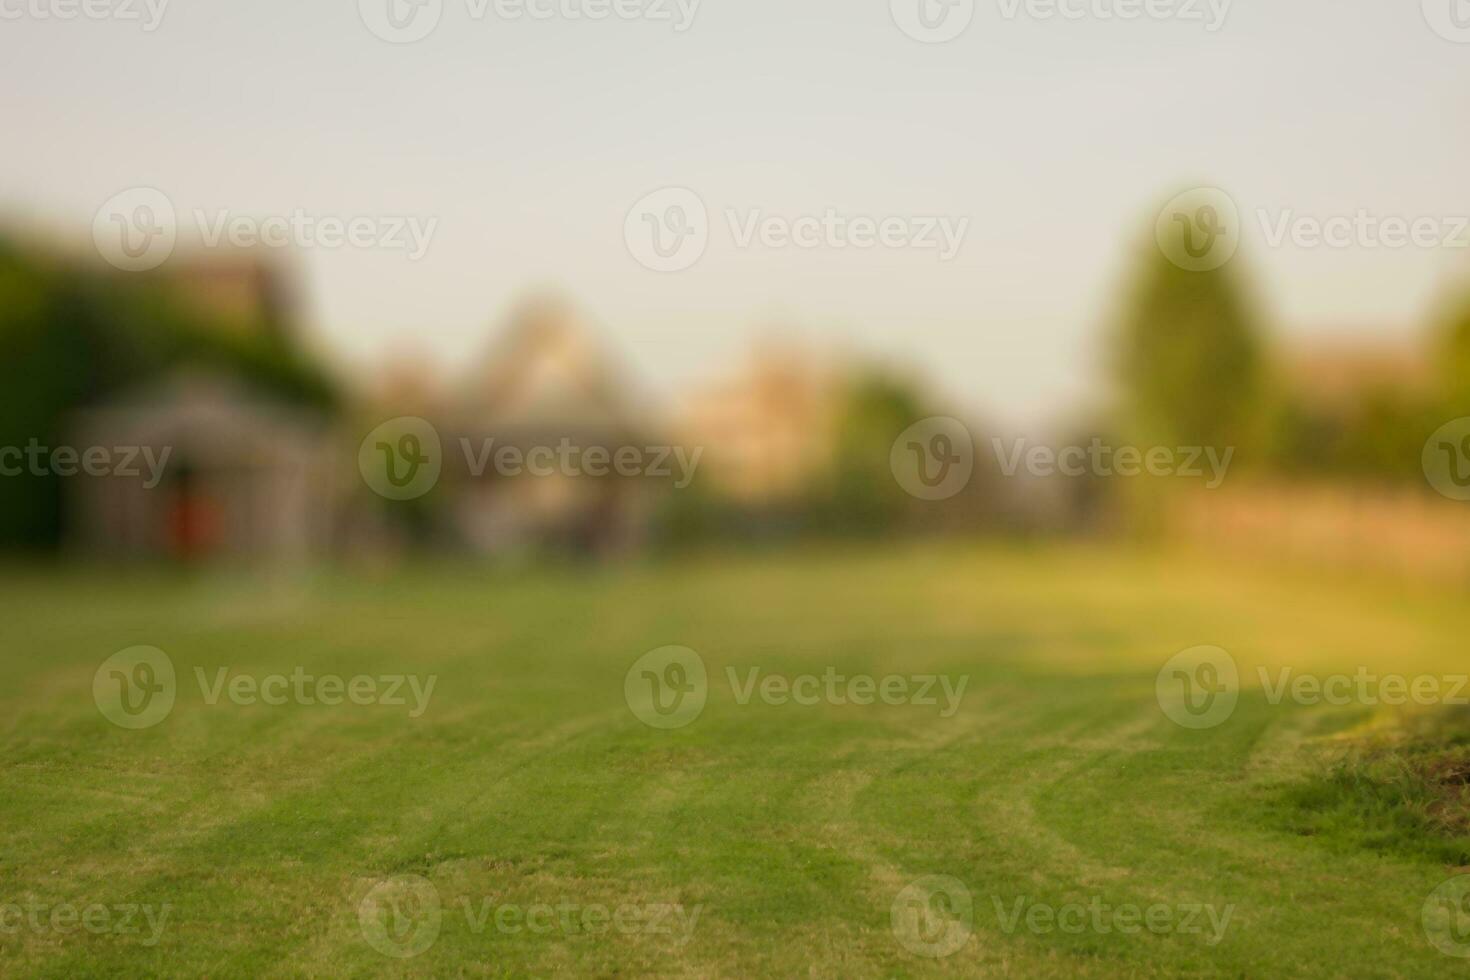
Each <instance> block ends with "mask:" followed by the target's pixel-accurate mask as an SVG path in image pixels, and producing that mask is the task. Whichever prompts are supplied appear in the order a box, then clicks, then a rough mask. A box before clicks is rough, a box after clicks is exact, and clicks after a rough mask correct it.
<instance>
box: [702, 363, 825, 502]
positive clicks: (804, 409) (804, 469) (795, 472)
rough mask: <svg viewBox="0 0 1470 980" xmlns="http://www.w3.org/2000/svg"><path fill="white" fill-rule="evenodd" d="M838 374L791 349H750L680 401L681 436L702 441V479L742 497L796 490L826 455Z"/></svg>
mask: <svg viewBox="0 0 1470 980" xmlns="http://www.w3.org/2000/svg"><path fill="white" fill-rule="evenodd" d="M839 396H840V392H839V376H838V373H837V371H836V370H835V368H834V366H833V365H831V364H825V363H819V361H818V360H817V358H816V357H815V356H814V355H811V354H809V353H806V352H804V351H800V350H797V349H795V348H765V349H762V350H758V351H756V352H755V353H754V354H752V356H751V357H750V359H749V361H748V362H747V363H746V364H745V365H744V366H743V367H741V368H740V369H739V371H738V372H737V373H735V374H734V375H733V376H730V377H728V378H726V379H725V380H723V381H721V382H720V383H718V384H717V385H715V386H713V387H710V388H708V389H706V390H704V391H701V392H698V393H697V394H695V395H694V396H693V397H691V398H689V399H688V400H687V401H686V403H685V410H684V413H683V416H682V418H681V423H680V431H681V434H682V439H683V441H684V442H686V443H688V444H690V445H697V446H702V447H704V450H705V453H704V463H703V465H704V466H705V467H706V469H707V472H708V475H709V481H710V484H711V485H712V486H713V487H714V489H715V490H717V491H718V492H719V493H721V494H723V495H724V496H727V497H729V498H731V499H734V500H736V501H739V502H741V503H745V504H752V505H767V504H779V503H781V502H783V501H787V500H790V499H792V498H794V497H796V496H798V495H799V494H800V493H801V491H802V490H804V489H805V488H806V487H808V486H809V484H810V481H811V480H812V479H813V477H814V476H815V475H817V474H819V473H821V472H822V471H823V470H824V469H825V468H826V467H827V465H828V463H829V462H830V461H831V458H832V453H833V440H834V437H835V427H836V423H837V414H838V399H839Z"/></svg>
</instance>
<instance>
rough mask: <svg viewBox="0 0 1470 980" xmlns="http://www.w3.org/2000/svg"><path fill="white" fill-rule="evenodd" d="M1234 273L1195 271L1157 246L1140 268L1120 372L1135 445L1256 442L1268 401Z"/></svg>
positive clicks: (1122, 323) (1256, 342)
mask: <svg viewBox="0 0 1470 980" xmlns="http://www.w3.org/2000/svg"><path fill="white" fill-rule="evenodd" d="M1235 270H1236V266H1235V265H1231V264H1227V265H1225V266H1224V267H1222V268H1219V269H1215V270H1213V271H1209V272H1191V271H1188V270H1185V269H1182V268H1180V267H1179V266H1177V265H1175V264H1174V263H1173V262H1171V261H1170V260H1169V259H1168V258H1167V257H1166V256H1165V255H1164V254H1163V252H1162V251H1161V250H1160V249H1156V248H1155V249H1150V251H1149V254H1148V256H1147V257H1146V258H1145V260H1144V261H1143V262H1142V264H1141V265H1140V266H1139V269H1138V271H1137V273H1136V277H1135V279H1134V281H1133V283H1132V284H1131V286H1130V287H1129V289H1128V292H1127V295H1126V299H1125V303H1124V308H1123V311H1122V315H1121V316H1120V318H1119V323H1118V328H1117V333H1116V338H1115V340H1116V344H1117V349H1116V358H1115V364H1114V367H1115V371H1116V378H1117V381H1118V384H1119V389H1120V395H1121V397H1122V406H1121V407H1122V411H1123V419H1122V421H1123V424H1124V427H1125V428H1126V429H1127V430H1128V431H1129V432H1130V434H1131V435H1133V436H1134V437H1136V438H1141V439H1144V440H1146V441H1148V442H1151V443H1156V444H1160V445H1195V446H1217V447H1222V448H1223V447H1225V446H1229V445H1238V444H1240V443H1241V442H1242V441H1243V440H1245V439H1247V438H1248V437H1249V435H1250V434H1251V431H1252V429H1253V426H1254V424H1255V423H1256V421H1257V419H1258V415H1259V410H1260V405H1261V399H1262V396H1263V393H1264V381H1263V354H1262V342H1261V338H1260V330H1259V327H1258V325H1257V323H1256V321H1255V318H1254V316H1253V314H1252V313H1251V311H1250V308H1249V303H1248V301H1247V298H1246V296H1245V293H1244V291H1243V290H1242V288H1241V285H1240V283H1239V282H1238V281H1237V279H1236V278H1235V277H1236V271H1235Z"/></svg>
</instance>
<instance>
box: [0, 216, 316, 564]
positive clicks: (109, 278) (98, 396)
mask: <svg viewBox="0 0 1470 980" xmlns="http://www.w3.org/2000/svg"><path fill="white" fill-rule="evenodd" d="M184 363H190V364H201V365H204V366H207V367H210V368H214V369H218V370H221V371H224V372H226V373H230V374H234V375H235V376H237V377H241V378H245V379H247V380H249V381H250V382H252V383H254V384H256V385H258V386H260V387H262V388H265V389H267V390H270V391H272V392H273V393H275V394H276V395H278V396H280V397H282V398H284V399H286V400H290V401H295V402H298V403H303V404H309V405H313V406H317V407H329V406H331V405H333V404H334V403H335V394H334V389H333V386H332V385H331V383H330V381H329V380H328V379H327V377H326V375H325V374H324V373H323V372H322V371H321V370H320V369H319V368H317V367H316V366H315V365H314V364H312V363H311V362H310V361H309V360H308V359H307V358H306V357H305V356H304V355H303V354H302V353H301V352H300V351H298V350H297V349H296V348H295V347H294V346H292V345H291V344H290V343H289V342H288V341H287V340H285V339H282V338H281V337H280V336H279V335H278V334H275V333H272V332H270V331H266V330H258V331H251V330H244V331H240V330H235V331H232V330H226V329H219V328H217V326H216V325H215V324H213V323H211V322H210V319H209V317H208V316H206V315H204V314H201V313H200V312H198V311H197V310H196V309H194V308H192V307H189V306H187V305H184V304H181V303H179V302H178V301H177V300H176V297H175V296H174V295H173V293H172V292H171V291H170V290H169V289H168V288H167V287H165V286H163V285H161V284H160V283H159V282H157V281H156V280H152V279H149V278H148V277H131V276H120V275H117V274H114V273H111V272H107V271H101V270H97V269H95V268H93V267H90V266H86V265H82V264H80V263H77V262H73V261H68V260H63V259H58V258H56V257H53V256H51V255H49V254H46V253H44V252H42V251H40V250H36V249H28V248H24V247H22V246H21V245H19V244H17V243H16V242H13V241H8V240H6V239H4V238H3V237H0V446H15V447H24V446H26V445H27V444H28V443H29V442H30V441H31V440H32V439H34V440H36V441H37V442H39V443H40V444H42V445H45V446H53V447H54V446H56V445H58V444H59V443H60V442H61V441H62V440H64V439H65V438H66V429H67V426H68V424H69V420H70V418H71V416H72V413H74V412H75V411H77V410H78V409H80V408H84V407H86V406H88V405H92V404H96V403H98V402H100V401H104V400H106V399H108V398H110V397H112V396H114V395H116V394H117V393H119V392H120V391H122V390H124V389H126V388H128V387H131V386H134V385H139V384H145V383H147V382H148V381H149V380H151V379H153V378H156V377H158V376H160V375H161V374H163V373H165V372H167V371H169V370H170V369H172V368H175V367H177V366H179V365H181V364H184ZM61 497H62V495H61V486H60V481H59V479H58V478H57V477H56V476H54V475H45V476H36V475H32V474H25V475H23V476H21V477H15V478H9V479H0V547H21V548H29V549H45V548H51V547H54V546H55V545H56V544H57V543H58V542H59V540H60V536H61Z"/></svg>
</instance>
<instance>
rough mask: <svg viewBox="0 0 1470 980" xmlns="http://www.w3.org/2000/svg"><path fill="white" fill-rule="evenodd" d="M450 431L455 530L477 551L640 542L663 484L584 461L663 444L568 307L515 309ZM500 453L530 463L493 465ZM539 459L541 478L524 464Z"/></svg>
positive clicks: (448, 469) (582, 549)
mask: <svg viewBox="0 0 1470 980" xmlns="http://www.w3.org/2000/svg"><path fill="white" fill-rule="evenodd" d="M444 428H445V430H446V431H445V432H444V436H445V439H444V444H445V445H444V452H445V454H446V461H445V476H444V478H443V480H442V482H441V486H442V488H443V490H444V492H445V493H446V494H447V495H448V497H449V502H448V509H449V520H450V523H451V527H452V534H453V536H454V537H455V538H456V539H457V540H458V541H459V542H460V543H462V544H464V545H466V546H468V547H469V548H470V549H471V550H473V551H476V552H479V553H483V554H497V553H498V554H504V553H513V552H518V551H548V550H549V551H563V552H570V553H576V554H615V553H625V552H628V551H630V550H633V549H635V548H637V547H638V546H640V545H641V544H642V543H643V541H644V540H645V538H646V536H647V531H648V526H649V520H650V516H651V511H652V508H653V505H654V503H655V501H656V499H657V495H658V493H659V492H660V489H661V488H662V486H663V484H664V482H665V481H662V480H660V479H659V478H657V477H654V476H646V475H639V476H629V475H626V474H625V475H619V474H618V473H616V472H615V471H613V470H612V469H611V468H608V467H606V466H604V465H597V466H594V467H591V468H592V469H596V470H602V469H607V470H608V471H607V472H605V473H592V472H588V469H589V467H588V466H587V465H586V459H585V456H586V453H587V452H588V450H593V449H595V450H597V452H598V455H599V458H600V457H601V456H603V455H606V456H607V457H608V458H610V457H611V456H612V455H613V454H615V453H617V452H618V450H620V449H623V448H625V447H633V448H636V449H637V450H638V451H639V452H640V454H641V453H642V452H643V450H644V449H645V448H646V447H649V446H650V445H653V444H655V443H658V442H660V441H666V440H661V439H659V438H658V437H657V436H656V435H655V434H654V430H653V427H652V426H651V425H650V424H649V422H648V419H647V416H646V413H645V412H644V411H643V410H642V409H641V408H640V407H639V405H638V404H637V402H636V400H635V398H634V395H633V392H632V389H631V388H630V387H629V385H628V383H627V381H626V379H625V378H624V377H623V375H622V374H621V373H620V372H619V371H618V370H617V369H616V368H614V366H613V364H612V363H611V361H610V358H609V356H608V354H607V352H606V351H605V350H604V349H603V348H602V347H601V346H600V345H599V344H598V343H597V342H596V341H595V339H594V338H593V336H592V334H591V333H590V332H589V331H588V330H587V328H586V327H585V326H584V325H583V323H582V321H581V320H580V319H579V318H578V316H577V315H576V314H575V313H574V312H573V311H572V310H571V309H570V308H569V307H568V306H566V305H565V304H563V303H560V302H558V301H555V300H534V301H531V302H528V303H526V304H525V305H523V306H522V307H521V308H519V309H518V310H517V311H516V312H515V314H514V315H513V316H512V317H511V320H510V323H509V325H508V326H507V328H506V330H505V331H504V333H503V334H502V335H501V337H500V338H499V339H498V342H497V344H496V345H495V347H494V349H493V350H492V351H491V354H490V356H489V357H488V359H487V360H486V361H485V362H484V364H483V365H482V366H481V367H480V368H479V369H478V370H477V371H476V372H475V373H474V375H473V377H472V379H471V381H470V382H469V384H468V385H467V387H466V388H465V389H464V390H463V392H462V393H461V394H460V396H459V397H458V398H457V399H456V400H455V402H454V404H453V407H452V408H451V417H450V418H449V419H448V421H447V424H446V425H445V426H444ZM548 450H550V451H552V452H553V453H554V454H555V461H554V462H553V463H551V464H550V467H549V468H551V469H552V470H554V471H553V472H546V470H547V469H548V462H547V461H548V460H549V459H550V458H551V457H548V456H547V451H548ZM502 451H507V452H510V453H512V459H519V460H521V461H523V465H522V467H520V468H518V471H517V472H512V473H507V472H503V471H502V469H501V468H500V467H499V466H498V465H497V460H498V459H500V458H501V456H500V454H501V452H502ZM533 451H536V452H537V453H538V457H532V455H531V454H532V452H533ZM532 459H537V460H538V461H537V463H536V467H535V468H536V469H539V470H541V471H542V472H540V473H539V474H538V473H535V472H532V468H531V466H529V465H525V464H529V463H530V462H531V461H532ZM564 460H570V461H572V462H571V465H570V466H568V465H566V462H564ZM472 467H473V468H480V467H483V469H481V470H480V472H478V473H477V472H474V471H473V469H472Z"/></svg>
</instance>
